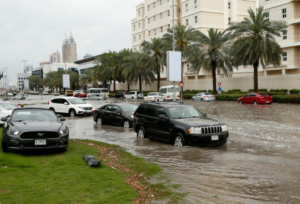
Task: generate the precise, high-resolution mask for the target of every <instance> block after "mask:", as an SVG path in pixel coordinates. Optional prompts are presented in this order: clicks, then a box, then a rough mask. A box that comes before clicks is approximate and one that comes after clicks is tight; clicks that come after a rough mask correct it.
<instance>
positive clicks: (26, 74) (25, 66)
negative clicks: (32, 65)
mask: <svg viewBox="0 0 300 204" xmlns="http://www.w3.org/2000/svg"><path fill="white" fill-rule="evenodd" d="M22 61H23V62H24V73H25V79H27V74H26V61H27V60H22ZM23 85H24V94H26V89H25V83H24V80H23Z"/></svg>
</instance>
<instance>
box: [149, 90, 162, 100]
mask: <svg viewBox="0 0 300 204" xmlns="http://www.w3.org/2000/svg"><path fill="white" fill-rule="evenodd" d="M144 101H164V96H163V95H162V94H161V93H159V92H149V93H148V96H146V97H144Z"/></svg>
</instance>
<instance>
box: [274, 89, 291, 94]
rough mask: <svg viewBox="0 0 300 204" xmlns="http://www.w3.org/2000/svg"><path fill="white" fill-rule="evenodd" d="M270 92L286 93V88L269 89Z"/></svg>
mask: <svg viewBox="0 0 300 204" xmlns="http://www.w3.org/2000/svg"><path fill="white" fill-rule="evenodd" d="M270 92H284V93H287V92H288V89H271V90H270Z"/></svg>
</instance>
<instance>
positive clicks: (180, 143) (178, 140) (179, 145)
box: [174, 136, 182, 147]
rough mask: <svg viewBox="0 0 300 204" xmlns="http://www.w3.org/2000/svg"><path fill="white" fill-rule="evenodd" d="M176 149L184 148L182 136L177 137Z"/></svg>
mask: <svg viewBox="0 0 300 204" xmlns="http://www.w3.org/2000/svg"><path fill="white" fill-rule="evenodd" d="M174 146H175V147H182V139H181V137H180V136H177V137H176V139H175V142H174Z"/></svg>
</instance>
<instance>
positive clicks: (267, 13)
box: [266, 12, 270, 21]
mask: <svg viewBox="0 0 300 204" xmlns="http://www.w3.org/2000/svg"><path fill="white" fill-rule="evenodd" d="M266 19H267V20H268V21H269V20H270V13H269V12H266Z"/></svg>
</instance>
